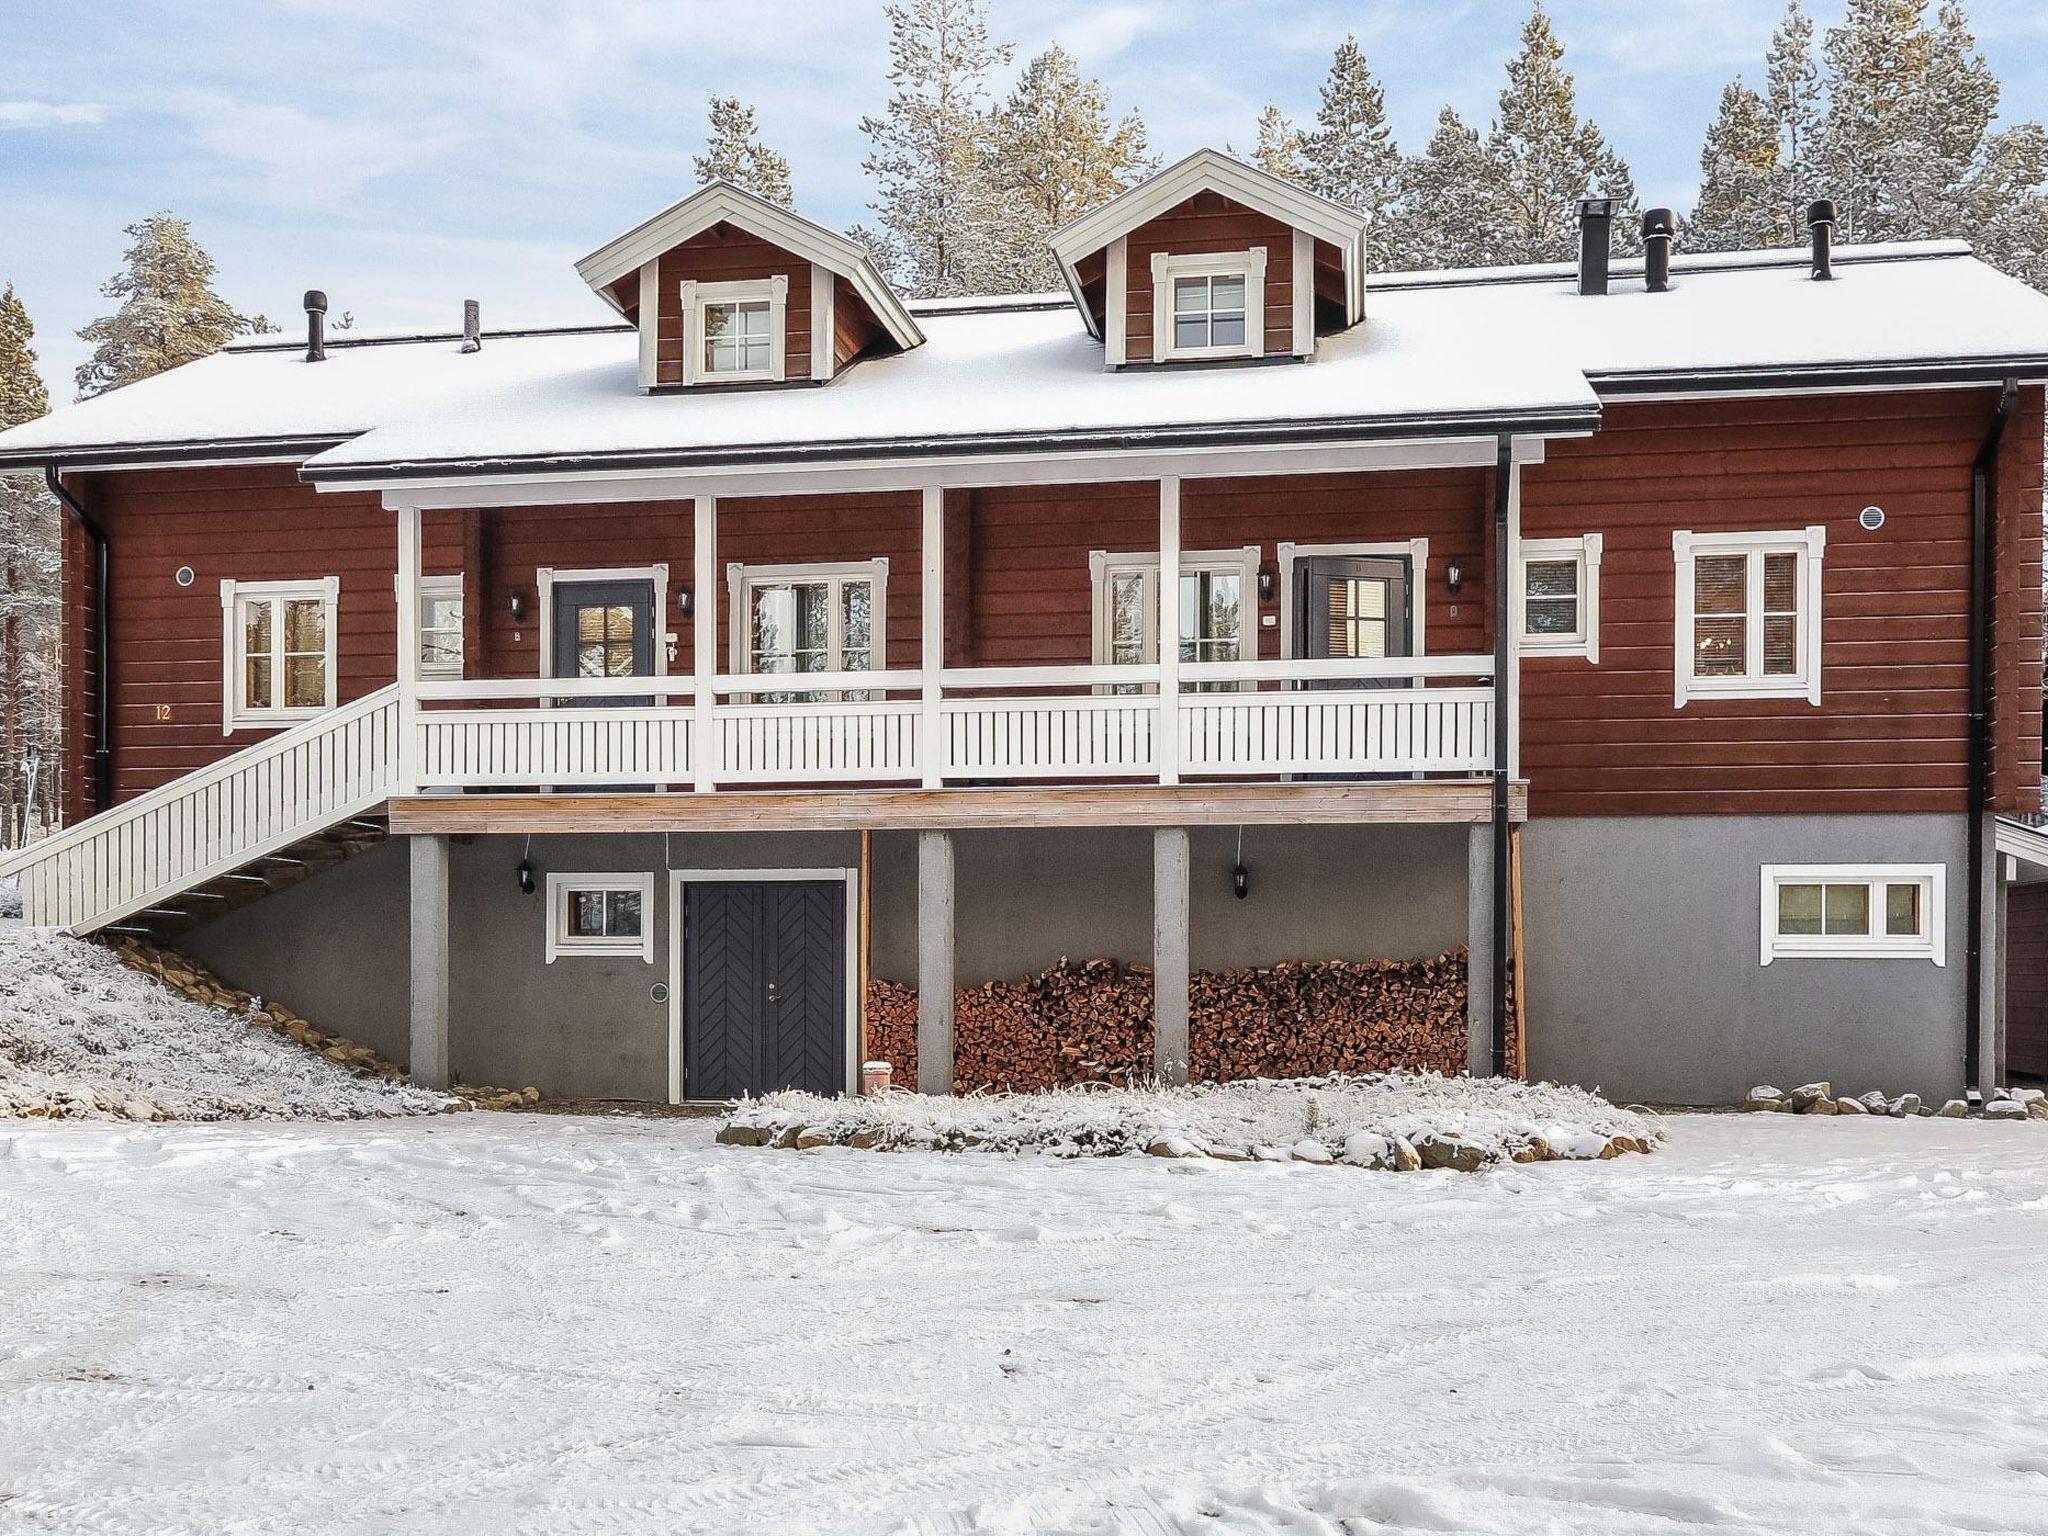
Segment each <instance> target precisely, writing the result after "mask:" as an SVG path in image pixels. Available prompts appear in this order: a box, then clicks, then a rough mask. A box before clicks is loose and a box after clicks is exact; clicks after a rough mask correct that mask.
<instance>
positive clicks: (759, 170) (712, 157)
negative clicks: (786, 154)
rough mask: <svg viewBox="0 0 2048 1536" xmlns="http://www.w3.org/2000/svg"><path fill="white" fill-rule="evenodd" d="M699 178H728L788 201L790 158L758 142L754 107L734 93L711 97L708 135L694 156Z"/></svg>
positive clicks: (763, 194)
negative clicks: (695, 156)
mask: <svg viewBox="0 0 2048 1536" xmlns="http://www.w3.org/2000/svg"><path fill="white" fill-rule="evenodd" d="M697 179H698V180H699V181H729V182H731V183H732V184H733V185H734V186H736V187H744V188H746V190H747V191H749V192H753V193H756V194H758V195H759V196H761V197H765V198H767V199H768V201H769V202H771V203H780V204H782V206H783V207H785V208H787V207H788V206H789V205H790V201H791V194H790V188H789V162H788V161H787V160H785V159H784V158H783V157H782V156H781V155H778V154H777V153H776V152H775V151H774V150H772V149H770V148H768V146H767V145H765V144H763V143H762V142H761V132H760V127H759V125H758V124H757V123H756V122H755V120H754V109H753V108H752V107H749V106H743V105H741V103H740V99H739V98H738V97H737V96H714V97H712V98H711V137H710V141H709V142H708V143H707V144H706V145H705V148H704V153H703V154H701V155H699V156H697Z"/></svg>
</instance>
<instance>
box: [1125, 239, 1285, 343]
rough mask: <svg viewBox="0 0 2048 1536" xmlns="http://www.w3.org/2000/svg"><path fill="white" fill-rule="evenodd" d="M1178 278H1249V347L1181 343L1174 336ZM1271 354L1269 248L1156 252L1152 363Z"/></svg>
mask: <svg viewBox="0 0 2048 1536" xmlns="http://www.w3.org/2000/svg"><path fill="white" fill-rule="evenodd" d="M1177 277H1242V278H1243V279H1244V345H1243V346H1236V347H1180V346H1175V345H1174V340H1173V280H1174V279H1175V278H1177ZM1265 354H1266V248H1265V247H1264V246H1263V245H1255V246H1253V247H1252V248H1251V249H1250V250H1248V251H1213V252H1203V253H1201V254H1199V255H1187V256H1169V255H1167V254H1166V253H1165V252H1164V251H1154V252H1153V253H1152V361H1153V362H1155V363H1169V362H1179V361H1184V360H1189V359H1199V358H1222V357H1263V356H1265Z"/></svg>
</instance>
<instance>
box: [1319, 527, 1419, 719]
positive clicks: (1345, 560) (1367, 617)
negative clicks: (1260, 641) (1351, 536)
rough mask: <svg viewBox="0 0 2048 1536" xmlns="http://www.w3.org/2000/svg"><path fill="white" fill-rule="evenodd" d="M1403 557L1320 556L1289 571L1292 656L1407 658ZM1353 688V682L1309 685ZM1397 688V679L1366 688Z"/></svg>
mask: <svg viewBox="0 0 2048 1536" xmlns="http://www.w3.org/2000/svg"><path fill="white" fill-rule="evenodd" d="M1410 601H1411V600H1410V594H1409V572H1408V559H1407V557H1406V556H1404V555H1341V556H1332V555H1320V556H1316V557H1314V558H1312V559H1307V560H1303V561H1302V562H1301V563H1300V564H1298V565H1297V566H1296V567H1295V568H1294V615H1295V617H1294V628H1295V635H1294V654H1295V655H1297V656H1306V657H1312V658H1315V659H1317V660H1326V659H1329V658H1332V657H1339V658H1344V659H1347V660H1348V659H1352V658H1360V659H1371V660H1378V659H1381V658H1384V657H1388V656H1407V655H1410V654H1412V638H1411V637H1412V634H1413V620H1412V610H1411V607H1410ZM1309 686H1311V687H1325V688H1357V687H1359V686H1361V685H1360V684H1358V683H1355V682H1330V683H1322V684H1310V685H1309ZM1363 686H1369V687H1388V686H1394V687H1400V686H1403V685H1402V684H1401V682H1400V681H1398V680H1396V679H1383V680H1379V681H1377V682H1375V683H1371V684H1366V685H1363Z"/></svg>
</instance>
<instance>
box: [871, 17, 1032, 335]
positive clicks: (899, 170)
mask: <svg viewBox="0 0 2048 1536" xmlns="http://www.w3.org/2000/svg"><path fill="white" fill-rule="evenodd" d="M886 14H887V16H888V18H889V85H890V87H891V91H892V94H891V96H890V98H889V106H888V110H887V111H886V112H885V113H884V114H883V115H882V116H881V117H866V118H862V119H861V125H860V126H861V132H862V133H864V134H866V135H867V138H868V144H869V150H868V155H867V158H866V159H865V160H864V161H863V162H862V168H863V169H864V170H866V171H867V172H868V174H869V175H871V176H873V177H874V178H875V180H876V183H877V196H876V199H875V202H874V204H873V207H874V210H875V213H876V215H877V217H879V218H880V220H881V223H882V233H883V235H884V237H885V238H886V241H887V252H888V254H889V256H890V258H891V259H890V262H889V265H890V266H891V268H892V269H893V270H895V271H896V272H897V273H898V275H899V279H900V280H901V281H902V282H903V283H904V284H905V285H907V286H908V287H909V288H910V290H911V291H912V292H913V293H915V294H918V295H920V296H922V297H926V298H946V297H950V296H953V295H957V294H966V293H988V292H993V291H997V290H1000V289H1002V288H1005V287H1007V286H1009V285H1008V282H1007V273H1006V271H1005V268H1006V266H1007V264H1008V260H1009V258H1010V256H1011V254H1012V249H1013V246H1012V240H1011V237H1010V235H1009V232H1008V230H1007V229H1006V227H1005V225H1004V221H1003V200H1002V198H1001V197H1000V195H999V194H998V193H997V191H996V189H995V187H994V185H993V183H992V182H991V179H990V175H989V169H990V167H989V160H990V151H991V147H992V146H991V133H992V127H993V123H992V119H991V114H990V111H989V95H988V89H989V88H988V77H989V72H990V71H991V70H993V69H994V68H996V66H998V65H1000V64H1004V63H1007V62H1008V61H1009V57H1010V48H1009V45H1008V44H1004V43H996V42H992V41H991V40H990V38H989V33H988V19H987V16H986V14H985V10H984V4H983V0H905V3H902V4H898V5H891V6H889V7H888V9H887V12H886Z"/></svg>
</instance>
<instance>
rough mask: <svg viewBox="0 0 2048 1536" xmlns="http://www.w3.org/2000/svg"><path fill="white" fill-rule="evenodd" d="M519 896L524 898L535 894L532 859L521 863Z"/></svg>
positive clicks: (523, 860)
mask: <svg viewBox="0 0 2048 1536" xmlns="http://www.w3.org/2000/svg"><path fill="white" fill-rule="evenodd" d="M519 894H520V895H522V896H531V895H532V894H533V860H531V859H521V860H520V861H519Z"/></svg>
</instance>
